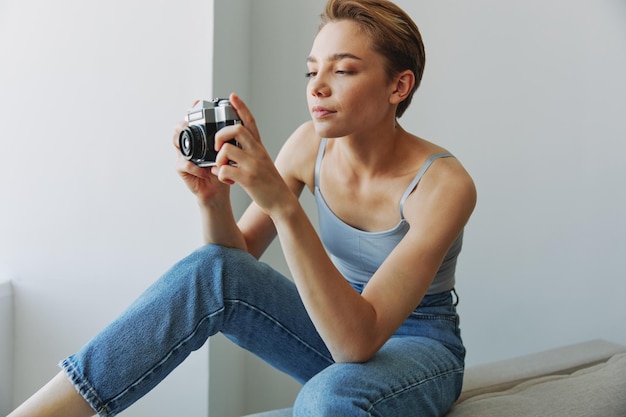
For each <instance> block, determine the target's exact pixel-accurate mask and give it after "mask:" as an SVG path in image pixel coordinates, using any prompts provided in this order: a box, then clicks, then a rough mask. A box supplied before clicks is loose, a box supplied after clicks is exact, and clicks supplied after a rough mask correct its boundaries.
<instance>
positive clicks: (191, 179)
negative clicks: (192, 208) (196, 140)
mask: <svg viewBox="0 0 626 417" xmlns="http://www.w3.org/2000/svg"><path fill="white" fill-rule="evenodd" d="M188 125H189V124H188V123H187V122H186V121H181V122H179V123H178V124H177V125H176V127H175V129H174V135H173V137H172V139H173V142H174V147H175V148H176V152H177V154H178V160H177V161H176V171H177V172H178V174H179V175H180V176H181V178H182V179H183V181H185V184H186V185H187V187H188V188H189V190H191V192H192V193H193V194H194V195H195V196H196V197H197V198H198V201H199V202H200V203H209V202H216V201H217V200H222V199H228V192H229V188H230V186H229V185H228V184H225V183H223V182H221V181H220V180H219V179H218V178H217V177H216V176H215V175H213V174H212V173H211V168H200V167H199V166H197V165H196V164H194V163H193V162H191V161H188V160H187V159H185V157H183V155H182V154H181V152H180V144H179V136H180V132H182V131H183V129H185V128H186V127H187V126H188Z"/></svg>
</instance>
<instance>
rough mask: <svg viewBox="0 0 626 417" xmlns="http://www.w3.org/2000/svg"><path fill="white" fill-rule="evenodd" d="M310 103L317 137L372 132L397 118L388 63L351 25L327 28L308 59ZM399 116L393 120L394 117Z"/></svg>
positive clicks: (340, 22)
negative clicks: (389, 120) (382, 122)
mask: <svg viewBox="0 0 626 417" xmlns="http://www.w3.org/2000/svg"><path fill="white" fill-rule="evenodd" d="M307 67H308V72H307V76H308V77H309V83H308V85H307V101H308V105H309V111H310V112H311V117H312V119H313V123H314V125H315V129H316V131H317V133H318V134H319V135H320V136H321V137H326V138H336V137H342V136H347V135H351V134H358V133H360V132H369V133H371V132H373V131H374V129H375V128H376V127H380V126H381V121H382V120H383V119H385V118H387V117H389V112H391V114H392V115H393V113H394V111H395V106H393V105H392V104H390V102H389V98H390V95H391V92H392V91H393V90H394V88H393V85H392V84H391V83H390V82H389V79H388V77H387V74H386V72H385V59H384V57H383V56H382V55H380V54H378V53H377V52H375V51H374V50H373V49H372V47H371V42H370V40H369V38H368V37H367V35H365V34H364V33H363V32H362V31H361V30H360V29H359V27H358V25H357V24H356V23H354V22H352V21H349V20H342V21H338V22H332V23H328V24H326V25H325V26H324V27H323V28H322V29H321V31H320V32H319V33H318V35H317V37H316V38H315V41H314V42H313V47H312V48H311V54H310V55H309V57H308V59H307ZM391 117H394V116H391Z"/></svg>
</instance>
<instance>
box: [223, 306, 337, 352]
mask: <svg viewBox="0 0 626 417" xmlns="http://www.w3.org/2000/svg"><path fill="white" fill-rule="evenodd" d="M227 302H228V303H236V304H241V305H244V306H246V307H248V308H249V309H251V310H254V311H255V312H256V313H257V314H260V315H262V316H264V317H265V318H266V319H268V320H270V321H271V322H273V323H274V324H275V325H276V326H278V327H279V328H280V329H281V330H282V331H284V332H285V333H287V334H288V335H290V336H291V337H292V338H293V339H294V340H297V341H298V342H299V343H300V344H302V345H303V346H305V347H306V348H307V349H309V350H310V351H311V352H314V353H315V354H316V355H318V356H319V357H321V358H322V359H324V360H326V361H328V363H329V364H333V363H334V362H333V361H332V360H330V359H329V358H328V356H327V355H324V354H323V353H322V352H320V351H319V350H317V349H315V348H314V347H313V346H311V345H310V344H309V343H307V342H306V341H305V340H304V339H302V338H301V337H300V336H298V335H297V334H296V333H294V332H293V331H291V330H289V329H288V328H287V327H285V326H284V325H283V324H282V323H281V322H280V321H279V320H277V319H276V318H275V317H274V316H272V315H270V314H268V313H266V312H265V311H264V310H262V309H260V308H258V307H257V306H255V305H253V304H250V303H248V302H246V301H244V300H239V299H225V300H224V303H227Z"/></svg>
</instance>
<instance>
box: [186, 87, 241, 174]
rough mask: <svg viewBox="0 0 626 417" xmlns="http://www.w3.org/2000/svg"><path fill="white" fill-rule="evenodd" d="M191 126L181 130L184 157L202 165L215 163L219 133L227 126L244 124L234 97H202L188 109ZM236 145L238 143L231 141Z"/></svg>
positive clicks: (188, 120)
mask: <svg viewBox="0 0 626 417" xmlns="http://www.w3.org/2000/svg"><path fill="white" fill-rule="evenodd" d="M186 119H187V122H189V126H187V127H186V128H185V129H183V130H182V131H181V132H180V135H179V138H178V142H179V145H180V152H181V154H182V155H183V157H184V158H185V159H187V160H189V161H191V162H193V163H194V164H196V165H198V166H199V167H209V166H213V165H215V158H216V156H217V152H216V151H215V133H216V132H217V131H218V130H220V129H221V128H223V127H224V126H229V125H235V124H241V123H242V122H241V119H239V115H238V114H237V111H236V110H235V109H234V108H233V107H232V106H231V105H230V100H228V99H224V98H215V99H213V100H201V101H199V102H198V103H197V104H196V105H195V106H193V107H192V108H191V109H189V111H188V112H187V118H186ZM229 142H230V143H232V144H233V145H235V146H239V145H238V143H237V142H236V141H235V140H234V139H232V140H230V141H229Z"/></svg>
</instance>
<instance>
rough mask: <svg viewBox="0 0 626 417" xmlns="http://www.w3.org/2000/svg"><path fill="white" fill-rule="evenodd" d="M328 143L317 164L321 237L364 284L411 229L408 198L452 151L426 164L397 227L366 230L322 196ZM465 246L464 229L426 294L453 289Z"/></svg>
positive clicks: (351, 277) (347, 272)
mask: <svg viewBox="0 0 626 417" xmlns="http://www.w3.org/2000/svg"><path fill="white" fill-rule="evenodd" d="M326 142H327V140H326V139H322V141H321V143H320V148H319V151H318V154H317V161H316V164H315V201H316V202H317V209H318V217H319V228H320V237H321V239H322V242H323V244H324V246H325V247H326V249H327V251H328V253H329V256H330V258H331V260H332V261H333V263H334V264H335V266H336V267H337V269H339V271H340V272H341V274H342V275H343V276H344V277H345V278H346V279H347V280H348V281H349V282H351V283H354V284H361V285H365V284H367V282H368V281H369V280H370V278H371V277H372V275H373V274H374V273H375V272H376V270H377V269H378V268H379V267H380V265H381V264H382V263H383V261H384V260H385V259H386V258H387V256H389V254H390V253H391V251H392V250H393V249H394V248H395V247H396V245H397V244H398V243H399V242H400V240H402V238H403V237H404V235H406V233H407V232H408V230H409V224H408V223H407V221H406V220H405V219H404V213H403V211H402V210H403V207H404V202H405V201H406V199H407V197H408V196H409V195H410V194H411V193H412V192H413V190H414V189H415V188H416V187H417V184H418V183H419V181H420V179H421V178H422V176H423V175H424V173H425V172H426V170H427V169H428V168H429V167H430V165H431V164H432V163H433V161H435V160H436V159H438V158H448V157H452V154H450V153H439V154H435V155H432V156H431V157H430V158H428V160H427V161H426V162H425V163H424V166H422V168H421V169H420V170H419V172H418V173H417V175H416V176H415V178H414V179H413V181H411V184H409V186H408V187H407V189H406V191H405V192H404V194H403V196H402V198H401V199H400V204H399V209H400V222H399V223H398V224H397V225H396V226H395V227H393V228H392V229H389V230H385V231H382V232H366V231H363V230H360V229H357V228H354V227H352V226H350V225H348V224H347V223H345V222H344V221H342V220H341V219H340V218H338V217H337V216H336V215H335V214H334V213H333V212H332V210H331V209H330V207H328V205H327V204H326V201H325V200H324V197H323V196H322V192H321V190H320V167H321V164H322V159H323V157H324V150H325V148H326ZM462 245H463V233H462V232H461V234H460V235H459V237H458V238H457V239H456V240H455V241H454V243H453V244H452V246H451V247H450V249H449V250H448V253H447V254H446V256H445V257H444V260H443V262H442V263H441V266H440V267H439V270H438V271H437V275H436V276H435V278H434V280H433V282H432V284H431V286H430V288H429V289H428V292H427V294H436V293H440V292H444V291H449V290H451V289H452V288H454V282H455V277H454V272H455V269H456V261H457V257H458V255H459V253H460V252H461V246H462Z"/></svg>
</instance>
